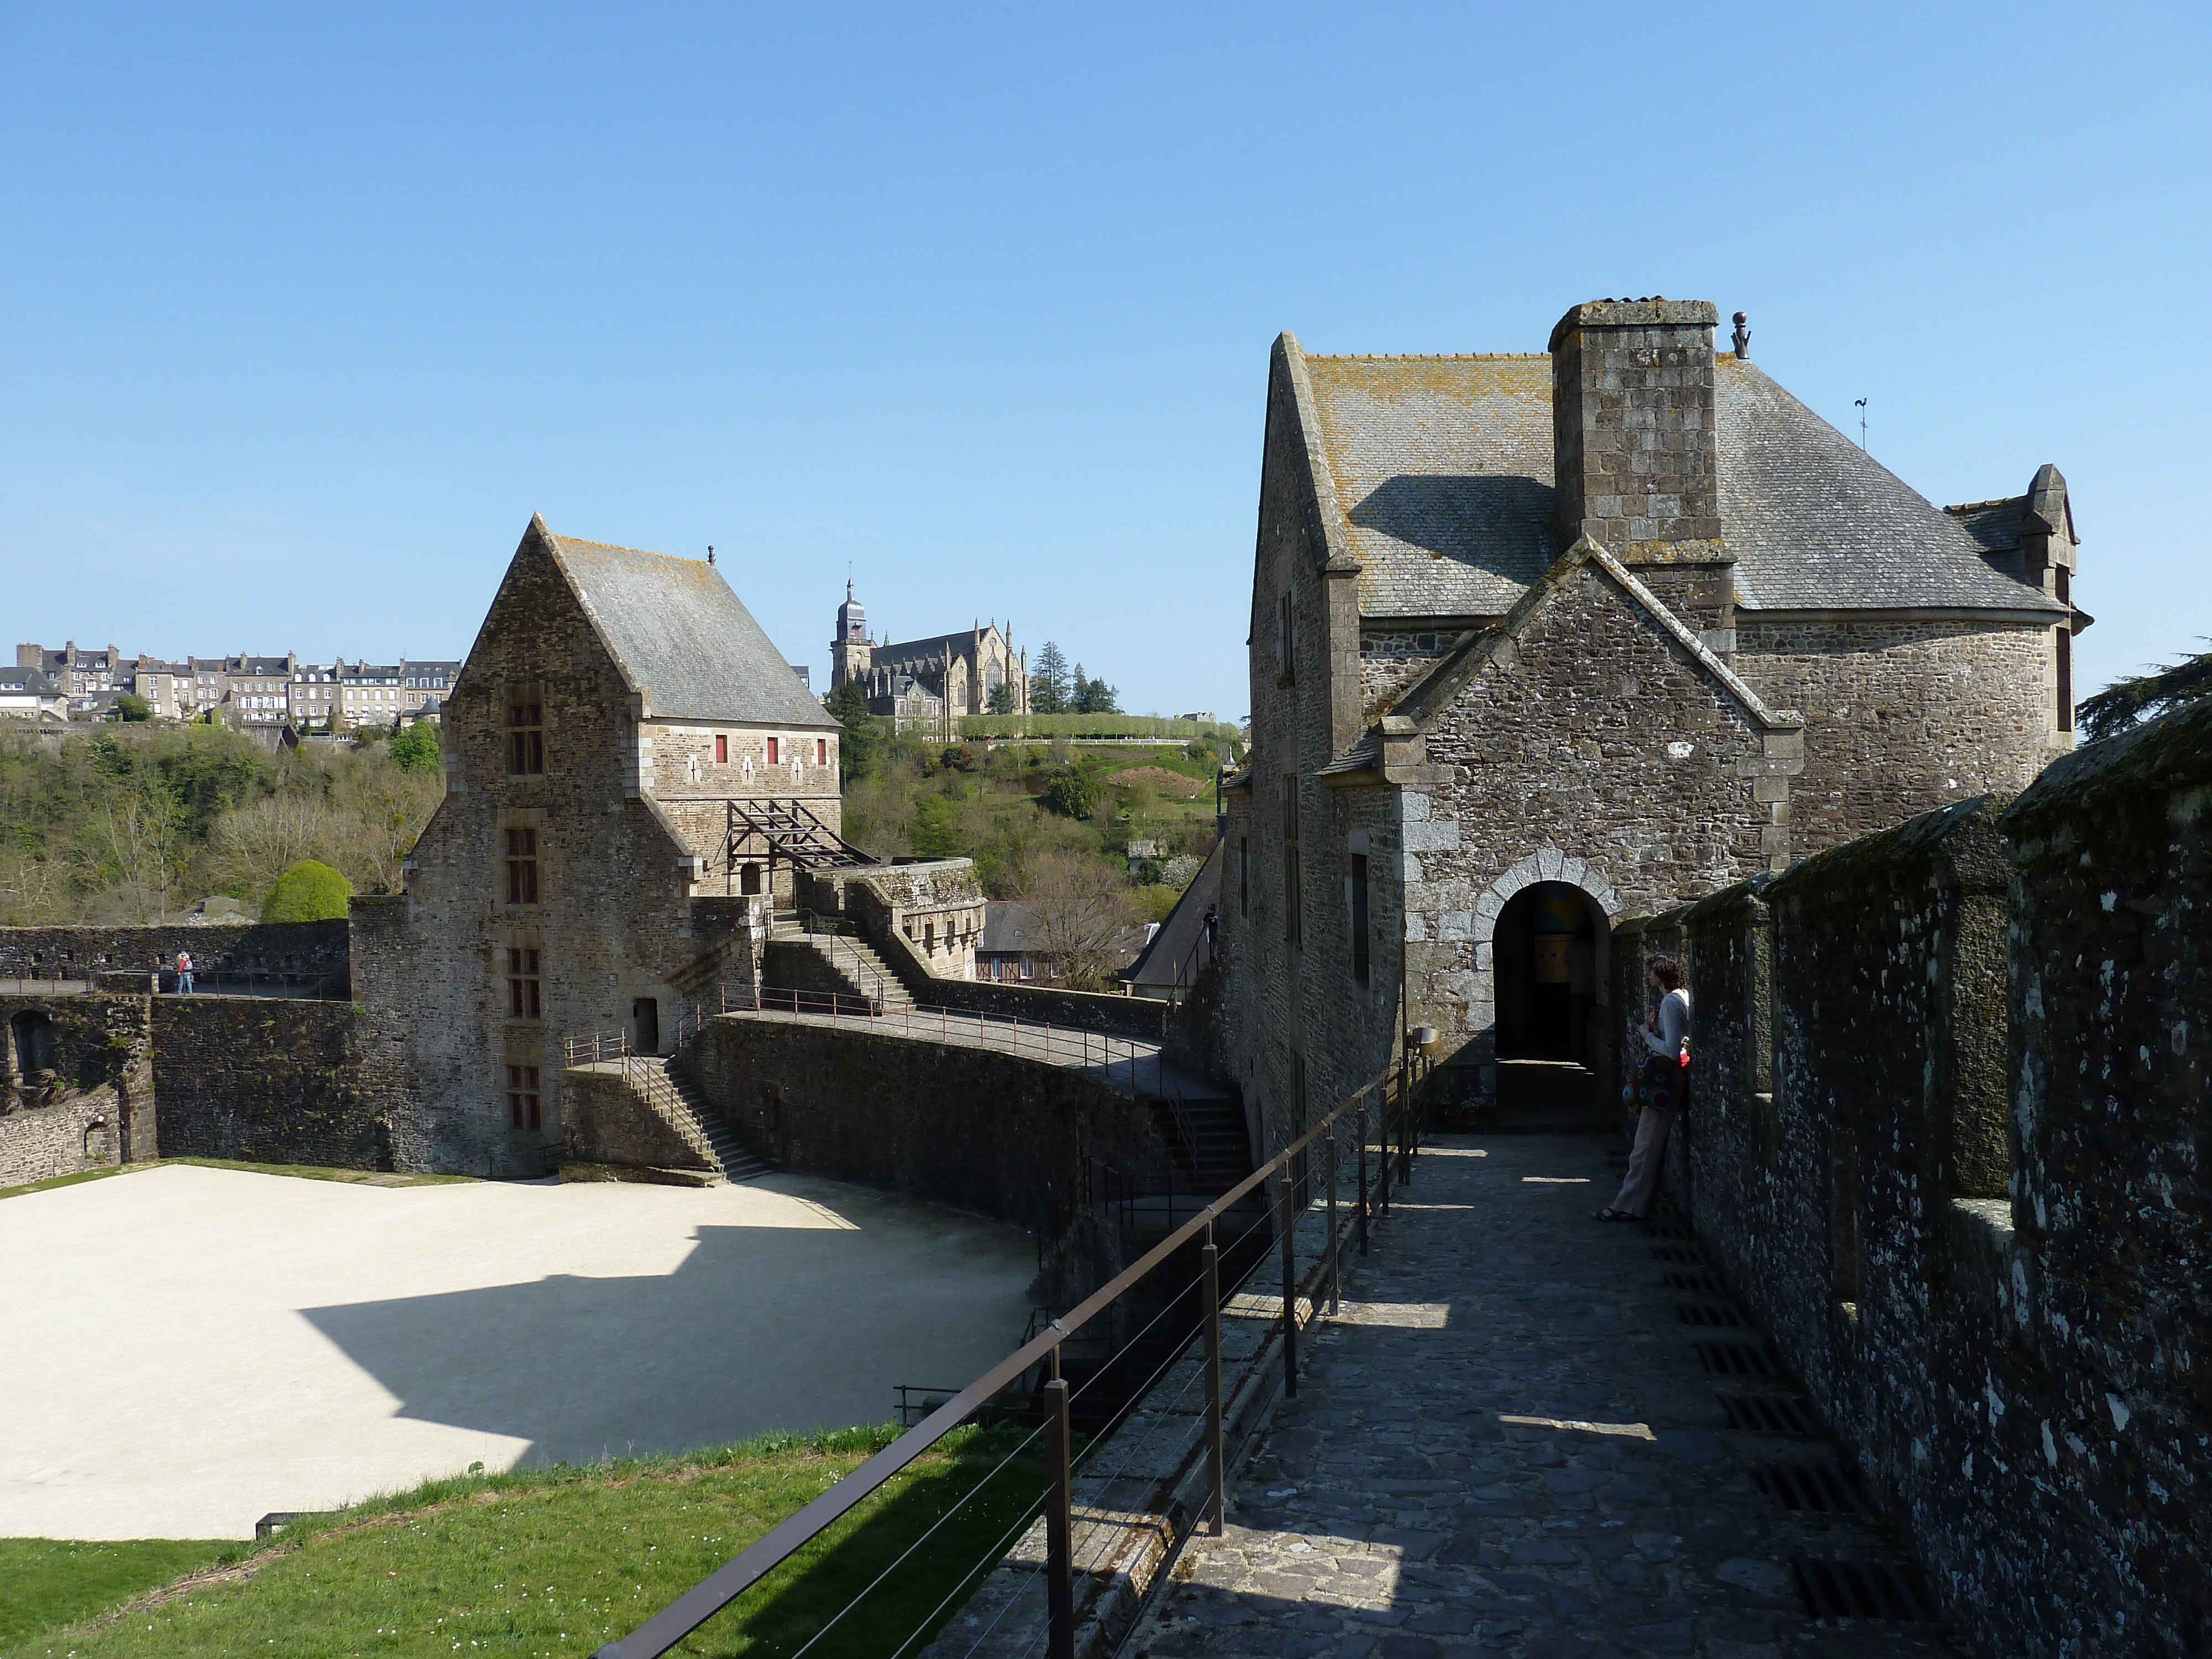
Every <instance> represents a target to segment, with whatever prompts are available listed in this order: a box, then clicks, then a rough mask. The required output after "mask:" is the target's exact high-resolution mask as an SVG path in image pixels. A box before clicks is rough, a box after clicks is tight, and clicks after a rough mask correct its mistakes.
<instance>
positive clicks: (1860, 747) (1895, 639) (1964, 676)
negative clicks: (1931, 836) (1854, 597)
mask: <svg viewBox="0 0 2212 1659" xmlns="http://www.w3.org/2000/svg"><path fill="white" fill-rule="evenodd" d="M1735 636H1736V654H1735V657H1734V658H1733V659H1732V661H1733V662H1734V664H1735V670H1736V671H1737V672H1738V673H1739V674H1741V675H1742V676H1743V678H1744V680H1745V682H1746V683H1747V684H1749V685H1750V686H1751V687H1752V689H1753V690H1755V691H1757V692H1758V693H1759V695H1760V696H1763V697H1765V699H1766V701H1767V702H1769V703H1771V704H1772V705H1773V706H1775V707H1776V708H1794V709H1796V710H1797V711H1798V712H1799V713H1800V714H1802V715H1803V716H1804V717H1805V769H1804V771H1803V772H1802V774H1801V775H1799V776H1797V777H1796V778H1795V779H1793V780H1792V781H1791V786H1790V834H1791V840H1792V845H1793V848H1794V850H1795V851H1796V852H1797V853H1798V854H1808V853H1817V852H1820V850H1822V849H1823V848H1829V847H1834V846H1838V845H1840V844H1841V843H1842V842H1846V841H1849V840H1850V839H1851V838H1852V837H1853V836H1863V835H1866V834H1868V833H1869V832H1870V831H1873V830H1876V829H1883V828H1886V827H1887V826H1888V825H1890V824H1893V823H1901V822H1902V821H1903V820H1905V818H1908V817H1912V816H1913V815H1915V814H1916V813H1920V812H1926V811H1932V810H1933V809H1935V808H1936V807H1939V806H1948V805H1952V804H1953V803H1954V802H1957V801H1961V800H1968V799H1973V798H1974V797H1976V796H1979V795H1986V794H1992V793H1996V794H2015V793H2018V792H2019V791H2021V790H2022V789H2025V788H2026V787H2027V786H2028V784H2029V783H2030V782H2031V781H2033V779H2034V777H2035V775H2036V774H2037V773H2038V772H2039V771H2040V770H2041V769H2043V766H2044V765H2045V763H2046V762H2047V761H2049V760H2050V758H2051V756H2052V755H2053V754H2055V753H2058V752H2061V751H2063V750H2064V749H2065V748H2067V747H2069V746H2070V744H2071V739H2070V737H2062V736H2061V734H2060V733H2059V732H2058V731H2057V720H2056V712H2055V711H2056V708H2057V688H2056V687H2055V685H2054V684H2052V683H2051V671H2050V667H2049V658H2050V653H2051V629H2048V628H2043V627H2032V626H2029V625H2027V624H2023V623H2011V624H2007V623H1991V622H1989V621H1987V620H1983V621H1978V622H1965V621H1954V622H1905V621H1891V622H1884V621H1869V622H1846V621H1840V620H1839V621H1832V622H1802V623H1763V622H1760V621H1759V620H1758V619H1757V618H1756V617H1754V616H1751V615H1749V614H1747V613H1744V614H1739V615H1738V617H1737V618H1736V631H1735Z"/></svg>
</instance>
